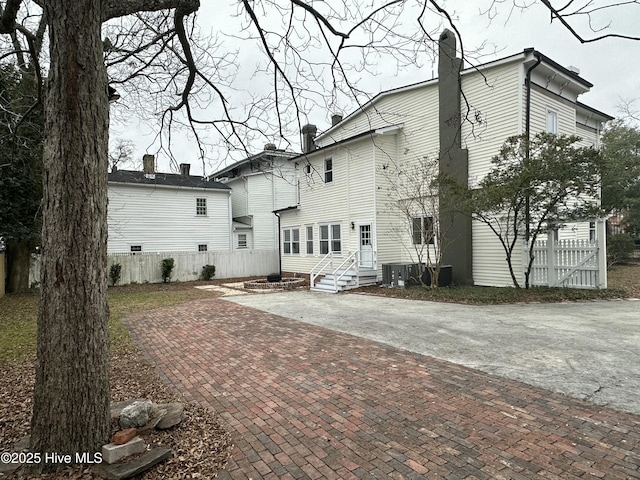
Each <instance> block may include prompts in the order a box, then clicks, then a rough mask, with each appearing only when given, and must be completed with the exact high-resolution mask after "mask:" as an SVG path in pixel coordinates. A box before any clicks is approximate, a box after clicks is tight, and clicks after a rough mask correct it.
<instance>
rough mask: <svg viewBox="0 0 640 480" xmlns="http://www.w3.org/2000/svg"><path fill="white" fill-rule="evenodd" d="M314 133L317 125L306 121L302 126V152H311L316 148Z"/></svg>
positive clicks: (316, 130)
mask: <svg viewBox="0 0 640 480" xmlns="http://www.w3.org/2000/svg"><path fill="white" fill-rule="evenodd" d="M316 133H318V127H316V126H315V125H312V124H310V123H308V124H307V125H305V126H304V127H302V153H309V152H313V151H314V150H315V149H316V142H315V141H314V140H315V138H316Z"/></svg>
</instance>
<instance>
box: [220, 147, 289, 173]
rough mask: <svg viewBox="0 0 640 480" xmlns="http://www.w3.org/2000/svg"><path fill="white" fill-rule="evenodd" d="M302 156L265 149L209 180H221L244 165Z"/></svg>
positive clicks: (239, 161) (233, 164) (224, 168)
mask: <svg viewBox="0 0 640 480" xmlns="http://www.w3.org/2000/svg"><path fill="white" fill-rule="evenodd" d="M298 155H300V154H299V153H296V152H287V151H285V150H272V149H265V150H263V151H262V152H259V153H256V154H255V155H251V156H249V157H246V158H243V159H242V160H238V161H237V162H234V163H232V164H231V165H229V166H227V167H223V168H221V169H220V170H217V171H216V172H214V173H212V174H211V175H209V177H208V178H220V177H224V176H225V174H227V173H229V172H231V171H232V170H234V169H236V168H239V167H242V166H243V165H250V164H252V163H259V162H262V161H270V160H273V159H274V158H283V159H285V160H286V159H289V158H293V157H296V156H298Z"/></svg>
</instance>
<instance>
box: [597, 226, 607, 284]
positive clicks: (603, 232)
mask: <svg viewBox="0 0 640 480" xmlns="http://www.w3.org/2000/svg"><path fill="white" fill-rule="evenodd" d="M596 241H597V242H598V285H596V287H597V288H607V284H608V282H607V223H606V221H605V219H604V218H598V219H597V220H596Z"/></svg>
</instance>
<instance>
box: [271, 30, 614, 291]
mask: <svg viewBox="0 0 640 480" xmlns="http://www.w3.org/2000/svg"><path fill="white" fill-rule="evenodd" d="M461 65H462V61H461V60H460V59H458V58H456V44H455V38H454V37H453V34H452V33H451V32H449V31H445V32H444V33H443V34H442V36H441V39H440V62H439V78H436V79H432V80H427V81H424V82H420V83H416V84H413V85H408V86H405V87H402V88H396V89H393V90H388V91H385V92H382V93H380V94H378V95H377V96H376V97H374V98H373V99H372V100H371V101H370V102H369V103H367V104H365V105H364V106H363V107H362V108H360V109H358V110H357V111H356V112H354V113H352V114H351V115H349V116H347V117H346V118H344V119H342V120H341V121H336V122H335V123H334V125H332V127H331V128H329V129H328V130H327V131H325V132H323V133H321V134H320V135H318V136H316V135H315V133H316V131H315V128H314V127H313V126H306V127H305V128H304V129H303V132H302V136H303V140H302V143H303V151H304V152H305V153H304V154H303V155H301V156H299V157H297V158H293V159H292V160H291V162H295V163H297V164H299V165H300V168H299V175H300V193H299V201H298V202H297V203H292V204H291V205H290V207H291V208H288V209H286V210H283V211H282V212H280V213H279V215H280V216H281V236H282V242H281V253H282V270H283V271H284V272H291V273H300V274H310V273H315V272H317V271H318V268H320V267H318V263H319V262H320V261H321V260H322V259H323V258H324V259H325V262H326V265H325V267H326V268H325V270H324V271H323V272H322V273H323V274H324V273H327V272H328V270H329V269H331V267H333V269H334V270H336V269H338V267H339V266H340V264H341V263H342V262H344V263H345V265H348V264H349V263H350V262H351V261H356V262H357V263H358V264H359V267H360V275H362V276H363V275H366V277H364V278H366V279H368V280H369V281H370V280H371V278H372V277H373V278H374V279H376V278H377V280H381V278H382V265H383V264H391V263H401V262H415V261H416V259H415V257H414V256H413V255H412V248H411V247H412V243H413V242H414V241H421V240H420V235H417V236H416V235H414V234H413V233H414V232H412V227H413V225H411V223H413V224H414V225H415V224H417V223H418V222H428V221H430V219H429V218H421V217H420V216H417V217H416V219H414V220H413V222H408V221H407V220H406V218H403V217H402V216H401V215H399V214H398V211H397V210H394V209H393V208H392V207H391V205H392V204H393V203H394V202H397V200H398V199H399V198H398V197H397V192H396V191H395V190H394V188H393V186H392V185H390V180H389V177H390V176H389V171H393V172H395V173H396V174H397V175H401V173H402V171H403V170H405V171H408V170H409V168H408V167H410V166H411V165H414V164H415V162H417V161H420V159H423V158H425V157H426V158H436V159H439V164H440V171H445V172H447V173H450V174H453V175H454V176H457V177H458V178H459V179H461V180H462V181H466V182H467V183H468V185H469V186H470V187H473V186H474V185H475V184H477V182H478V181H479V180H480V179H481V178H482V177H483V176H484V175H485V174H486V173H487V172H488V171H489V168H490V161H491V158H492V157H493V156H494V155H496V154H497V153H498V151H499V149H500V147H501V146H502V144H503V143H504V141H505V140H506V139H507V138H508V137H510V136H513V135H520V134H523V133H525V132H527V131H529V132H530V133H531V134H532V135H533V134H535V133H536V132H541V131H545V130H546V131H549V132H553V133H558V134H577V135H579V136H580V137H581V138H582V142H583V144H585V145H590V146H591V145H593V146H594V147H596V148H597V147H598V144H599V138H600V131H601V127H602V124H603V122H605V121H607V120H610V119H611V117H610V116H608V115H606V114H604V113H602V112H599V111H597V110H595V109H593V108H591V107H589V106H587V105H584V104H583V103H580V102H579V101H578V97H579V96H580V95H581V94H583V93H585V92H588V91H589V89H590V88H591V87H592V85H591V84H590V83H589V82H587V81H586V80H585V79H583V78H582V77H581V76H580V75H579V73H578V72H577V70H576V69H575V68H572V67H563V66H561V65H559V64H558V63H556V62H554V61H553V60H551V59H550V58H549V57H547V56H545V55H543V54H542V53H540V52H538V51H536V50H534V49H526V50H524V51H523V52H520V53H518V54H516V55H512V56H509V57H506V58H502V59H499V60H496V61H492V62H489V63H487V64H484V65H480V66H477V67H473V68H468V69H466V70H462V69H461ZM589 228H590V225H589V223H588V222H587V223H586V224H584V225H574V226H573V230H571V231H572V232H577V231H583V232H585V233H584V234H585V235H587V236H588V235H589ZM399 232H403V233H400V234H399ZM448 235H449V237H450V240H451V242H450V243H451V245H449V246H448V248H447V251H446V252H445V257H444V258H443V263H445V264H451V265H452V266H453V276H454V281H457V282H460V283H467V284H471V283H472V284H475V285H487V286H489V285H493V286H510V285H512V281H511V278H510V276H509V273H508V270H507V266H506V262H505V261H504V256H505V255H504V251H503V250H502V247H501V245H500V244H499V243H498V241H497V239H496V237H495V236H494V235H493V233H491V232H490V231H489V229H488V228H487V227H485V226H484V225H481V224H479V223H478V224H476V223H473V224H472V222H471V221H470V220H469V219H467V218H455V219H454V220H453V224H452V228H451V231H450V232H449V233H448ZM416 237H417V240H416ZM330 252H332V254H330ZM328 254H330V255H328ZM350 256H351V259H349V258H350ZM329 257H333V259H330V258H329ZM329 262H331V263H329ZM516 263H518V262H516ZM515 266H516V268H521V266H520V265H518V264H516V265H515ZM314 267H316V270H314V272H312V270H313V269H314ZM341 271H342V272H343V271H344V268H343V269H342V270H341ZM333 278H335V277H333ZM337 283H339V282H337V281H336V284H337ZM360 283H362V282H360Z"/></svg>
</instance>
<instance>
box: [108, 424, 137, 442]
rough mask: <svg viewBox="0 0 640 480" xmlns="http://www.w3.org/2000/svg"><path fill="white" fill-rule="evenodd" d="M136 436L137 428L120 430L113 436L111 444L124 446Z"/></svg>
mask: <svg viewBox="0 0 640 480" xmlns="http://www.w3.org/2000/svg"><path fill="white" fill-rule="evenodd" d="M137 434H138V429H137V428H127V429H125V430H120V431H119V432H116V433H114V434H113V438H112V439H111V442H113V443H115V444H116V445H124V444H125V443H127V442H128V441H129V440H131V439H132V438H134V437H135V436H136V435H137Z"/></svg>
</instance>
